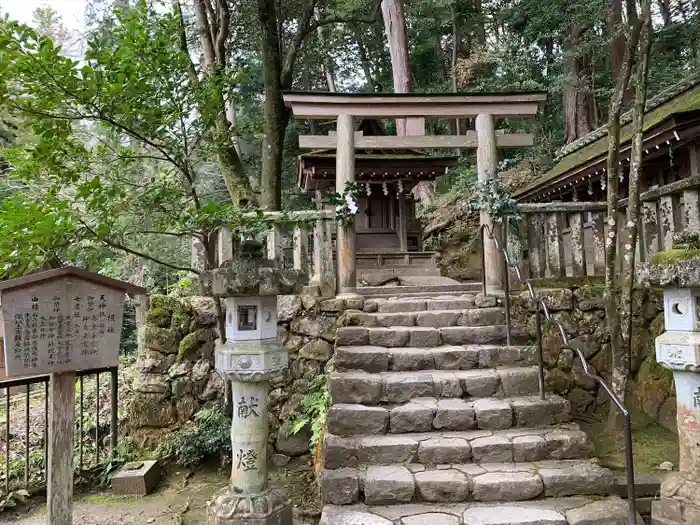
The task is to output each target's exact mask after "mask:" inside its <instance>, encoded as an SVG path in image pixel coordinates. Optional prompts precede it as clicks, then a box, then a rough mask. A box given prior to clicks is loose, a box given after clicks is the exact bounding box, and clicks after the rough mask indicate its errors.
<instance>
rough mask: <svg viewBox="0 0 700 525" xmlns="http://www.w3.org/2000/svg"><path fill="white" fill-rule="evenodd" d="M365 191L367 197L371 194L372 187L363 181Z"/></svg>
mask: <svg viewBox="0 0 700 525" xmlns="http://www.w3.org/2000/svg"><path fill="white" fill-rule="evenodd" d="M365 193H366V194H367V196H368V197H369V196H370V195H372V187H371V186H370V184H369V182H365Z"/></svg>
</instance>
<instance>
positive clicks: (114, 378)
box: [109, 367, 119, 458]
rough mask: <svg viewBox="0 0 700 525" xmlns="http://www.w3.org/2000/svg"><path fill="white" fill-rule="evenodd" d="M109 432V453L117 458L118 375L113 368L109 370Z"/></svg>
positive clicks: (116, 369) (115, 368)
mask: <svg viewBox="0 0 700 525" xmlns="http://www.w3.org/2000/svg"><path fill="white" fill-rule="evenodd" d="M110 375H111V378H110V387H111V392H110V398H111V399H110V424H109V426H110V430H111V436H110V440H111V449H112V450H111V453H112V458H115V457H116V456H117V441H118V429H117V425H118V424H119V373H118V368H117V367H114V368H112V369H111V370H110Z"/></svg>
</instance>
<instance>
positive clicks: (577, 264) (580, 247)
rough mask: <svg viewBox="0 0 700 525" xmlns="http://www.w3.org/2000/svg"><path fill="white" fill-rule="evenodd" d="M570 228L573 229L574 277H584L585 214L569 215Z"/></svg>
mask: <svg viewBox="0 0 700 525" xmlns="http://www.w3.org/2000/svg"><path fill="white" fill-rule="evenodd" d="M569 228H570V229H571V267H572V269H573V274H574V277H584V276H585V275H586V274H587V272H588V268H587V267H586V246H585V242H584V238H583V235H584V233H583V213H581V212H576V213H572V214H571V215H569Z"/></svg>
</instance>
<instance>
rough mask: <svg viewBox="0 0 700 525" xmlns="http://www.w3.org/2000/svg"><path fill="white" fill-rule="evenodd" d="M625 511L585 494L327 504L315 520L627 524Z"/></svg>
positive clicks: (339, 524)
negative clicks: (523, 498)
mask: <svg viewBox="0 0 700 525" xmlns="http://www.w3.org/2000/svg"><path fill="white" fill-rule="evenodd" d="M628 512H629V510H628V507H627V503H626V502H624V501H622V500H620V499H619V498H615V497H610V498H603V499H601V498H592V497H583V496H579V497H568V498H552V499H542V500H535V501H520V502H509V503H498V502H492V503H479V502H473V503H450V504H437V503H413V504H404V505H392V506H376V507H375V506H366V505H362V504H355V505H347V506H338V505H325V506H324V508H323V513H322V514H321V521H320V523H319V525H460V524H463V525H627V524H628V523H629V521H628V515H629V514H628ZM637 523H638V524H639V525H642V521H641V520H639V521H638V522H637Z"/></svg>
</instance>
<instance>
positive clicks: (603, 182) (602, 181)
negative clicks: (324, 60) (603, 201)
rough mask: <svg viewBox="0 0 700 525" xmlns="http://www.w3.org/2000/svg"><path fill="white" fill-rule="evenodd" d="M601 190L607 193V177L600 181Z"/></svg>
mask: <svg viewBox="0 0 700 525" xmlns="http://www.w3.org/2000/svg"><path fill="white" fill-rule="evenodd" d="M600 189H601V190H603V191H605V177H603V178H602V179H600Z"/></svg>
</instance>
